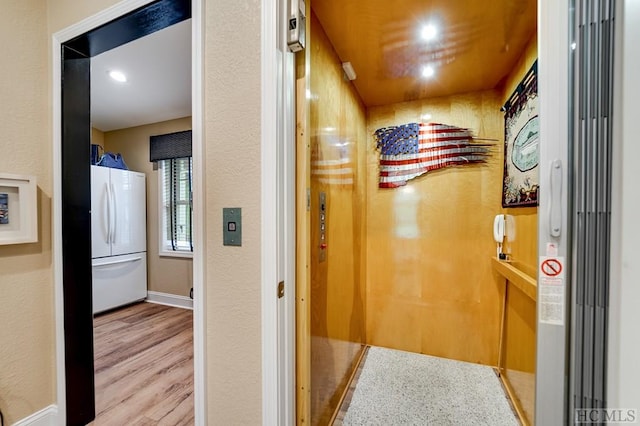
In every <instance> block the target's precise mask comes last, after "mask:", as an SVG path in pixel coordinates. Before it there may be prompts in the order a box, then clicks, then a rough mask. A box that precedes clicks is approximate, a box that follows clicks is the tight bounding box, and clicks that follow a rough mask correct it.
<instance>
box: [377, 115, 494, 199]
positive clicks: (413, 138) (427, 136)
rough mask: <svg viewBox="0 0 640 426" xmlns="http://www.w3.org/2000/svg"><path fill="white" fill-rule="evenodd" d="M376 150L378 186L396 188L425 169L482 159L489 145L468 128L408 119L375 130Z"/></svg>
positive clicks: (484, 158) (474, 161)
mask: <svg viewBox="0 0 640 426" xmlns="http://www.w3.org/2000/svg"><path fill="white" fill-rule="evenodd" d="M375 138H376V144H377V148H378V149H379V150H380V180H379V183H378V187H380V188H397V187H400V186H404V185H406V184H407V181H408V180H411V179H414V178H416V177H418V176H421V175H423V174H425V173H427V172H429V171H432V170H437V169H441V168H443V167H449V166H461V165H468V164H475V163H483V162H485V161H486V159H487V157H488V156H489V154H490V152H489V145H488V144H485V143H476V142H474V137H473V135H472V134H471V132H470V131H469V130H468V129H463V128H460V127H456V126H449V125H447V124H440V123H409V124H403V125H400V126H391V127H384V128H382V129H378V130H376V131H375Z"/></svg>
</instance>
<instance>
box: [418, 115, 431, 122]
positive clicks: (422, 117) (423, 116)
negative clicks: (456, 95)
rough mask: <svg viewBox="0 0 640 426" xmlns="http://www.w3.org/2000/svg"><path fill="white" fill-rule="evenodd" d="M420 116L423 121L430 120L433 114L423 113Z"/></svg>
mask: <svg viewBox="0 0 640 426" xmlns="http://www.w3.org/2000/svg"><path fill="white" fill-rule="evenodd" d="M420 118H421V119H422V120H423V121H429V120H431V114H422V115H421V116H420Z"/></svg>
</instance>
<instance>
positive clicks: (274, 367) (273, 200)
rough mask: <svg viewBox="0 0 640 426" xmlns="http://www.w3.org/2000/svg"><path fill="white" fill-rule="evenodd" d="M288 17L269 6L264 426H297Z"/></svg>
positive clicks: (264, 97) (265, 44)
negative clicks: (282, 288) (281, 289)
mask: <svg viewBox="0 0 640 426" xmlns="http://www.w3.org/2000/svg"><path fill="white" fill-rule="evenodd" d="M288 12H289V9H288V1H287V0H277V1H275V2H274V1H269V0H262V57H261V75H262V94H261V103H262V105H261V110H262V115H261V121H262V122H261V134H262V139H261V153H262V159H261V174H262V176H261V177H262V191H261V206H262V214H261V216H262V221H261V230H262V235H261V241H262V243H261V252H262V259H261V260H262V263H261V271H262V283H261V289H262V295H261V296H262V424H263V425H282V426H289V425H294V424H295V325H296V324H295V260H296V258H295V231H296V221H295V176H296V175H295V173H296V164H295V122H296V117H295V64H294V56H293V54H292V53H290V52H289V50H288V48H287V42H286V40H287V37H286V29H287V27H286V23H287V22H288ZM280 281H284V282H285V295H284V297H283V298H281V299H279V298H278V297H277V287H278V283H279V282H280Z"/></svg>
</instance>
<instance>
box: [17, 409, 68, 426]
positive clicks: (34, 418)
mask: <svg viewBox="0 0 640 426" xmlns="http://www.w3.org/2000/svg"><path fill="white" fill-rule="evenodd" d="M57 420H58V406H57V405H50V406H48V407H45V408H43V409H42V410H40V411H38V412H37V413H33V414H32V415H30V416H29V417H25V418H24V419H22V420H20V421H18V422H16V423H14V424H13V426H56V425H57Z"/></svg>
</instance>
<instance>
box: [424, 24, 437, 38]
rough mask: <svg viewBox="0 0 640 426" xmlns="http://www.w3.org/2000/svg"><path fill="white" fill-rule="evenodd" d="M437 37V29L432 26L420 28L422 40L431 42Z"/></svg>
mask: <svg viewBox="0 0 640 426" xmlns="http://www.w3.org/2000/svg"><path fill="white" fill-rule="evenodd" d="M437 35H438V29H437V28H436V26H435V25H433V24H428V25H425V26H424V27H422V38H423V39H425V40H426V41H431V40H434V39H435V38H436V36H437Z"/></svg>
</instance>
